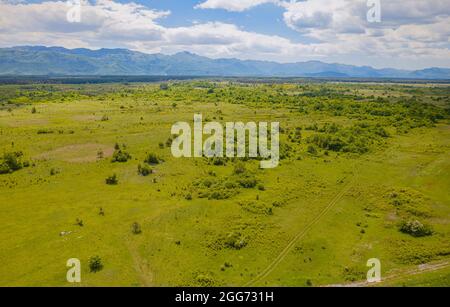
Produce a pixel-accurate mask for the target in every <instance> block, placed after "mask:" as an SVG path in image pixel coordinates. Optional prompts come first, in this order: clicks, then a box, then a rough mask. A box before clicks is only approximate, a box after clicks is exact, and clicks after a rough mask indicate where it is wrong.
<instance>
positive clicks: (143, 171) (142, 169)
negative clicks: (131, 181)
mask: <svg viewBox="0 0 450 307" xmlns="http://www.w3.org/2000/svg"><path fill="white" fill-rule="evenodd" d="M152 173H153V170H152V169H151V168H150V167H148V166H146V165H144V166H141V165H140V164H139V165H138V174H139V175H141V176H144V177H147V176H148V175H150V174H152Z"/></svg>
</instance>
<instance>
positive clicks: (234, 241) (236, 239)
mask: <svg viewBox="0 0 450 307" xmlns="http://www.w3.org/2000/svg"><path fill="white" fill-rule="evenodd" d="M246 245H247V242H246V240H245V238H244V237H243V235H242V234H241V233H240V232H234V231H233V232H230V233H229V234H228V235H227V236H226V238H225V246H226V247H228V248H232V249H237V250H239V249H242V248H244V247H245V246H246Z"/></svg>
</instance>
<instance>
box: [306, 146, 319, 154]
mask: <svg viewBox="0 0 450 307" xmlns="http://www.w3.org/2000/svg"><path fill="white" fill-rule="evenodd" d="M306 151H307V152H308V153H309V154H311V155H317V148H316V147H315V146H314V145H308V148H307V149H306Z"/></svg>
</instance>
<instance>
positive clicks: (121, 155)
mask: <svg viewBox="0 0 450 307" xmlns="http://www.w3.org/2000/svg"><path fill="white" fill-rule="evenodd" d="M130 159H131V155H130V154H129V153H128V152H126V151H122V150H120V149H119V150H116V151H115V152H114V154H113V157H112V160H111V162H113V163H114V162H120V163H124V162H127V161H128V160H130Z"/></svg>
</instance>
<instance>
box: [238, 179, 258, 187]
mask: <svg viewBox="0 0 450 307" xmlns="http://www.w3.org/2000/svg"><path fill="white" fill-rule="evenodd" d="M238 183H239V185H240V186H241V187H243V188H245V189H252V188H254V187H256V185H257V184H258V180H256V178H255V177H253V176H246V177H244V178H239V179H238Z"/></svg>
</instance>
